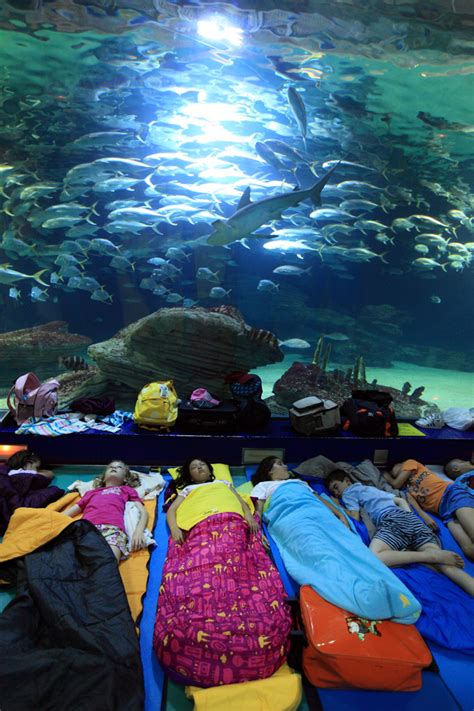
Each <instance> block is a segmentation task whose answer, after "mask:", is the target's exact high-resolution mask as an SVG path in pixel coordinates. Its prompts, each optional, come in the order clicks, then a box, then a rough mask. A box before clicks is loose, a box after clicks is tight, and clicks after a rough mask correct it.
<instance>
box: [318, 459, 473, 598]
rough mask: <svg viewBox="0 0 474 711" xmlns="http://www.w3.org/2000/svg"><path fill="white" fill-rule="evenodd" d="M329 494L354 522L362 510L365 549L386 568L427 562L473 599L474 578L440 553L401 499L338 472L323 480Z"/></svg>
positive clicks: (458, 559) (453, 558)
mask: <svg viewBox="0 0 474 711" xmlns="http://www.w3.org/2000/svg"><path fill="white" fill-rule="evenodd" d="M326 486H327V487H328V489H329V491H330V492H331V494H333V495H334V496H337V497H338V498H341V499H342V502H343V504H344V506H345V507H346V508H347V509H348V511H349V514H350V515H351V516H353V517H354V518H355V519H356V520H357V521H358V520H359V515H360V509H361V508H362V507H363V508H364V510H365V511H366V513H367V514H368V516H369V517H370V519H371V520H372V522H373V524H374V526H375V527H376V530H375V533H374V536H373V538H372V540H371V542H370V546H369V549H370V550H371V551H372V552H373V553H374V554H375V555H376V556H377V557H378V558H380V560H381V561H383V562H384V563H385V564H386V565H388V566H389V567H393V566H398V565H406V564H408V563H428V564H431V565H434V566H435V568H436V569H437V570H439V572H441V573H444V575H446V576H447V577H448V578H450V579H451V580H453V581H454V582H455V583H457V584H458V585H459V586H460V587H461V588H462V589H463V590H465V591H466V592H467V593H469V594H470V595H472V596H474V578H472V577H471V576H470V575H468V574H467V573H466V572H464V571H463V570H461V568H463V567H464V561H463V559H462V558H461V556H459V555H457V553H454V552H453V551H445V550H442V549H441V548H440V547H439V545H438V542H437V540H436V538H435V537H434V535H433V533H432V532H431V531H430V529H429V528H428V526H426V525H425V524H424V523H423V522H422V521H420V519H419V518H418V517H417V516H416V515H415V514H414V513H413V512H412V511H411V509H410V507H409V505H408V504H407V502H406V501H405V500H404V499H402V498H401V497H398V496H395V495H394V494H390V493H389V492H387V491H381V490H380V489H377V488H376V487H374V486H364V485H363V484H360V483H355V484H354V483H353V482H352V481H351V480H350V478H349V477H348V475H347V473H346V472H344V471H342V470H341V469H336V470H335V471H333V472H331V474H329V476H328V477H327V479H326Z"/></svg>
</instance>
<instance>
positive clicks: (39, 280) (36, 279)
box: [31, 269, 49, 286]
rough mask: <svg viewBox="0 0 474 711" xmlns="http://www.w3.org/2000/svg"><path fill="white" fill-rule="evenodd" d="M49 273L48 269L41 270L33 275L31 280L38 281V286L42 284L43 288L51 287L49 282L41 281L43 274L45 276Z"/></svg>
mask: <svg viewBox="0 0 474 711" xmlns="http://www.w3.org/2000/svg"><path fill="white" fill-rule="evenodd" d="M47 271H48V270H47V269H40V270H39V272H36V273H35V274H32V275H31V278H32V279H34V280H35V281H37V282H38V284H42V285H43V286H49V284H48V283H47V282H45V281H42V280H41V276H42V274H44V273H45V272H47Z"/></svg>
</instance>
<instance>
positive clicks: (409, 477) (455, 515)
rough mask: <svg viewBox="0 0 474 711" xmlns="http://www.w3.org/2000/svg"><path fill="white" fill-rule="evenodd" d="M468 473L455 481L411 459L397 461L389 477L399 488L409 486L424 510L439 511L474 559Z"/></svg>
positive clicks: (473, 502) (473, 493) (473, 513)
mask: <svg viewBox="0 0 474 711" xmlns="http://www.w3.org/2000/svg"><path fill="white" fill-rule="evenodd" d="M467 473H468V472H465V473H464V474H463V476H462V477H460V478H459V479H457V480H456V481H454V482H453V481H446V479H443V478H442V477H440V476H438V475H437V474H435V473H434V472H432V471H430V470H429V469H428V468H427V467H425V465H424V464H421V463H420V462H417V461H415V460H414V459H407V460H406V461H405V462H401V463H400V464H395V466H394V467H393V469H392V471H391V472H387V473H386V474H385V478H386V480H387V481H388V482H389V484H391V485H392V486H393V487H394V488H395V489H401V487H402V486H404V485H406V487H407V491H408V492H409V494H411V496H412V497H413V498H414V499H415V500H416V502H417V503H418V504H419V505H420V506H421V508H422V509H423V511H429V512H430V513H434V514H437V515H438V516H439V517H440V518H441V520H442V521H443V523H444V524H445V525H446V526H447V527H448V528H449V530H450V532H451V534H452V536H453V538H454V539H455V540H456V541H457V543H458V544H459V546H460V547H461V549H462V551H463V553H464V555H465V556H466V557H467V558H470V559H471V560H474V489H471V488H470V487H469V486H468V483H467V481H464V478H465V475H466V474H467ZM422 517H426V514H422Z"/></svg>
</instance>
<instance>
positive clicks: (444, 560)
mask: <svg viewBox="0 0 474 711" xmlns="http://www.w3.org/2000/svg"><path fill="white" fill-rule="evenodd" d="M423 552H425V551H423ZM426 552H427V551H426ZM427 562H429V563H438V564H439V565H455V566H456V568H464V560H463V559H462V558H461V556H460V555H458V554H457V553H454V551H444V550H442V548H437V549H433V551H430V552H429V560H428V561H427Z"/></svg>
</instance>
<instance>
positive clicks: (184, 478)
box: [166, 459, 258, 544]
mask: <svg viewBox="0 0 474 711" xmlns="http://www.w3.org/2000/svg"><path fill="white" fill-rule="evenodd" d="M212 484H225V485H226V486H228V487H229V489H230V490H231V491H232V493H233V494H234V495H235V496H236V497H237V499H238V501H239V503H240V505H241V507H242V511H243V514H244V518H245V520H246V521H247V523H248V525H249V527H250V530H251V532H252V533H256V531H257V530H258V525H257V522H256V521H255V519H254V517H253V516H252V513H251V511H250V509H249V507H248V505H247V504H246V503H245V501H244V500H243V499H242V498H241V497H240V496H239V494H238V493H237V492H236V490H235V489H234V487H233V486H232V484H231V483H230V482H229V481H225V480H221V479H216V477H215V475H214V472H213V467H212V464H211V463H210V462H208V461H207V460H205V459H191V460H188V461H187V462H185V463H184V464H183V466H182V467H181V468H180V473H179V476H178V478H177V479H176V482H175V486H176V490H177V496H176V498H175V499H174V501H173V503H172V504H171V506H170V507H169V508H168V511H167V512H166V521H167V523H168V526H169V529H170V533H171V537H172V538H173V540H174V541H176V543H179V544H181V543H183V542H184V533H183V531H182V529H181V528H180V527H179V526H178V524H177V522H176V513H177V511H178V508H179V507H180V506H181V504H182V503H183V502H184V500H185V498H186V497H187V496H188V495H189V494H190V493H191V492H192V491H194V490H195V489H197V488H198V487H201V486H210V485H212Z"/></svg>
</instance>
